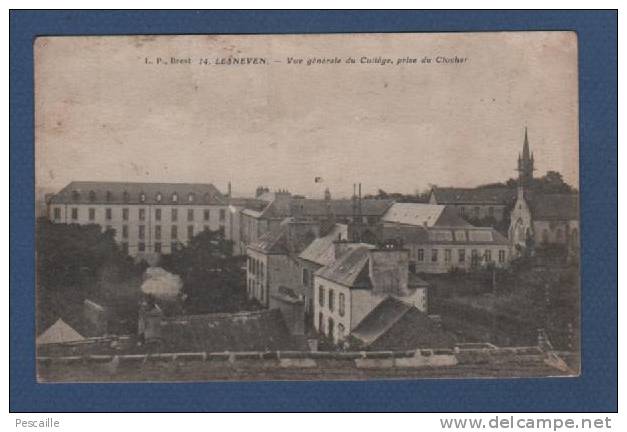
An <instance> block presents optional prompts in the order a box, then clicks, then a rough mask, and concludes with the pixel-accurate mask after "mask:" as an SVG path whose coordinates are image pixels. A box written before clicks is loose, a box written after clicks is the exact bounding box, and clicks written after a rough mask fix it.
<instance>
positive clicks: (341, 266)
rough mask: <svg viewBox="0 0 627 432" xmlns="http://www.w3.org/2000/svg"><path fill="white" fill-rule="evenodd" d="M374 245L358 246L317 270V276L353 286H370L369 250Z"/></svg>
mask: <svg viewBox="0 0 627 432" xmlns="http://www.w3.org/2000/svg"><path fill="white" fill-rule="evenodd" d="M371 248H372V247H368V246H359V247H356V248H354V249H352V250H350V251H348V252H346V253H345V254H344V255H342V256H341V257H340V258H339V259H337V260H335V261H334V262H333V263H332V264H330V265H328V266H326V267H322V268H320V269H318V270H317V271H316V273H315V274H316V276H320V277H321V278H324V279H327V280H330V281H333V282H336V283H339V284H340V285H344V286H348V287H352V288H370V287H371V282H370V277H369V276H368V265H367V263H368V257H369V254H368V250H369V249H371Z"/></svg>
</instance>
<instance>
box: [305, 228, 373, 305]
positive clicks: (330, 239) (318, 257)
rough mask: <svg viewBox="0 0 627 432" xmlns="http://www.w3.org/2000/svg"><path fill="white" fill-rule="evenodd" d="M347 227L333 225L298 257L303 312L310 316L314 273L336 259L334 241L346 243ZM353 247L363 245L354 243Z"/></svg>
mask: <svg viewBox="0 0 627 432" xmlns="http://www.w3.org/2000/svg"><path fill="white" fill-rule="evenodd" d="M347 239H348V226H347V225H345V224H335V225H334V226H333V227H332V228H331V229H330V231H329V232H328V233H326V234H325V235H322V236H320V237H318V238H316V239H314V241H312V242H311V243H310V244H309V246H307V247H306V248H305V249H304V250H303V251H302V252H301V253H300V254H299V255H298V258H299V263H300V267H301V277H300V286H301V292H302V293H303V295H304V299H305V312H306V313H307V314H308V315H310V316H312V314H313V302H314V273H315V272H316V271H317V270H318V269H320V268H321V267H324V266H327V265H329V264H332V263H333V262H334V261H335V259H336V255H335V254H336V250H337V248H336V245H335V242H336V241H347ZM354 245H355V246H358V245H364V244H363V243H354Z"/></svg>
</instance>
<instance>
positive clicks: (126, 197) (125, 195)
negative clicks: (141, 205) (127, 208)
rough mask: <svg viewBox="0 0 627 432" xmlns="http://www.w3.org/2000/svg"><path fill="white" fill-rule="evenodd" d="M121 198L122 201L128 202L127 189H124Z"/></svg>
mask: <svg viewBox="0 0 627 432" xmlns="http://www.w3.org/2000/svg"><path fill="white" fill-rule="evenodd" d="M123 198H124V202H128V198H129V195H128V191H124V194H123Z"/></svg>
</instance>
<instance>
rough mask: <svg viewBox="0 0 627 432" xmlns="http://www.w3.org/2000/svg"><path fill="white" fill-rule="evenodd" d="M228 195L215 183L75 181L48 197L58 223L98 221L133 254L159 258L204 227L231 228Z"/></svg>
mask: <svg viewBox="0 0 627 432" xmlns="http://www.w3.org/2000/svg"><path fill="white" fill-rule="evenodd" d="M227 211H228V197H227V196H225V195H223V194H222V193H220V191H218V189H216V187H215V186H213V185H212V184H201V183H128V182H125V183H122V182H84V181H75V182H71V183H70V184H68V185H67V186H66V187H64V188H63V189H62V190H61V191H60V192H59V193H57V194H55V195H54V196H52V197H51V198H50V199H49V200H48V218H49V219H50V221H52V222H54V223H67V224H72V223H76V224H81V225H86V224H97V225H100V226H101V227H102V229H103V230H106V229H111V230H114V231H115V240H116V241H117V242H118V244H120V245H121V246H122V248H123V250H124V251H126V252H127V253H128V254H129V255H131V256H133V257H139V258H145V259H148V260H151V259H154V258H155V257H157V256H159V255H160V254H167V253H170V252H171V251H172V249H173V248H175V247H176V245H177V244H178V243H183V244H185V243H187V242H188V241H189V240H190V239H191V238H192V237H193V236H194V235H195V234H197V233H199V232H200V231H201V230H207V229H208V230H212V231H222V232H224V233H225V234H227V233H228V232H229V227H228V226H227V224H228V220H229V219H228V218H227Z"/></svg>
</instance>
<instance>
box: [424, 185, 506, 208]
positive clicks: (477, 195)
mask: <svg viewBox="0 0 627 432" xmlns="http://www.w3.org/2000/svg"><path fill="white" fill-rule="evenodd" d="M431 193H432V194H434V195H435V200H436V202H437V203H438V204H483V205H506V204H509V203H511V202H513V201H514V200H515V199H516V189H511V188H507V187H499V188H456V187H435V188H433V189H432V191H431Z"/></svg>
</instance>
